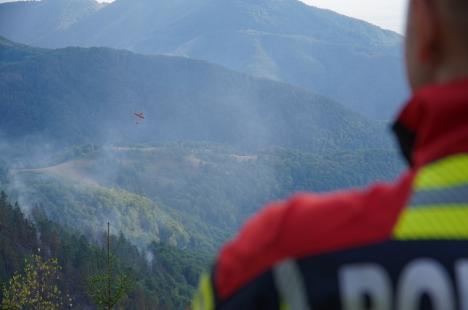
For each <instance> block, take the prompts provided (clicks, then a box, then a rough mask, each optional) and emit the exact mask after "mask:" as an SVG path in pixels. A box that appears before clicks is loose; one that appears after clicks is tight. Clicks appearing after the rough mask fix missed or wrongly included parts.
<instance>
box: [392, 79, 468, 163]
mask: <svg viewBox="0 0 468 310" xmlns="http://www.w3.org/2000/svg"><path fill="white" fill-rule="evenodd" d="M393 130H394V131H395V133H396V135H397V137H398V140H399V142H400V146H401V150H402V152H403V154H404V156H405V158H406V159H407V160H408V162H409V163H410V164H411V166H413V167H416V168H418V167H421V166H423V165H425V164H427V163H430V162H433V161H436V160H438V159H441V158H443V157H446V156H450V155H453V154H457V153H463V152H468V79H464V80H458V81H454V82H451V83H447V84H441V85H432V86H428V87H425V88H423V89H421V90H419V91H417V92H416V93H415V94H414V96H413V98H412V99H411V100H410V101H409V103H408V104H407V105H406V106H405V107H404V109H403V111H402V112H401V114H400V117H399V118H398V119H397V121H396V122H395V124H394V126H393Z"/></svg>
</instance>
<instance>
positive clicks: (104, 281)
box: [88, 223, 134, 310]
mask: <svg viewBox="0 0 468 310" xmlns="http://www.w3.org/2000/svg"><path fill="white" fill-rule="evenodd" d="M106 254H107V255H106V263H105V269H104V270H102V271H101V272H99V273H97V274H95V275H93V276H91V277H90V278H89V279H88V294H89V296H90V297H91V299H92V300H93V301H94V303H95V304H96V306H97V307H98V308H99V309H103V310H111V309H114V307H115V306H116V305H118V304H119V303H120V302H121V301H122V300H123V299H124V298H125V297H126V296H127V295H128V293H130V291H132V289H133V286H134V285H133V281H132V280H131V279H130V277H129V276H128V275H127V274H124V273H118V274H117V275H116V274H115V273H116V264H115V259H114V257H112V255H111V252H110V224H109V223H107V253H106Z"/></svg>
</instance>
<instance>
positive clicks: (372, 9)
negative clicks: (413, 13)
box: [301, 0, 408, 33]
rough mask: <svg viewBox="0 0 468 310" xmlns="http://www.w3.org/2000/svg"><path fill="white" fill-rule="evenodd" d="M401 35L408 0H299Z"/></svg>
mask: <svg viewBox="0 0 468 310" xmlns="http://www.w3.org/2000/svg"><path fill="white" fill-rule="evenodd" d="M301 1H303V2H305V3H308V4H311V5H314V6H317V7H321V8H325V9H330V10H333V11H336V12H339V13H341V14H344V15H348V16H352V17H356V18H359V19H362V20H365V21H368V22H370V23H372V24H375V25H378V26H380V27H382V28H386V29H391V30H394V31H397V32H399V33H403V32H404V31H403V30H404V24H405V15H406V5H407V3H408V0H301Z"/></svg>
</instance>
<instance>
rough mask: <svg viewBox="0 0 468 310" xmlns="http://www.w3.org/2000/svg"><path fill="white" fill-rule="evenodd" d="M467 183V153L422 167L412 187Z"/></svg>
mask: <svg viewBox="0 0 468 310" xmlns="http://www.w3.org/2000/svg"><path fill="white" fill-rule="evenodd" d="M462 184H468V154H463V155H455V156H451V157H448V158H446V159H443V160H441V161H439V162H435V163H433V164H430V165H428V166H426V167H424V168H423V169H422V170H421V171H420V172H419V173H418V175H417V176H416V180H415V184H414V189H415V190H416V191H418V190H429V189H443V188H447V187H452V186H457V185H462Z"/></svg>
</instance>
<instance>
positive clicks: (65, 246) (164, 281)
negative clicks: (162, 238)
mask: <svg viewBox="0 0 468 310" xmlns="http://www.w3.org/2000/svg"><path fill="white" fill-rule="evenodd" d="M31 213H32V214H31V216H32V217H33V218H34V221H35V223H36V225H35V226H33V225H31V223H30V222H29V221H27V220H26V219H25V218H24V216H23V214H22V213H21V211H20V210H19V207H18V206H15V205H11V204H10V203H9V202H8V199H7V197H6V195H5V194H3V193H2V194H1V196H0V219H1V220H0V221H1V225H0V229H1V233H0V263H1V264H0V283H3V286H4V288H5V287H7V288H10V287H13V288H15V289H14V290H13V291H12V290H10V289H9V291H8V293H7V294H6V296H5V297H2V296H3V295H2V293H4V292H5V289H6V288H5V289H3V290H0V304H2V303H3V302H5V303H6V302H7V301H11V296H13V295H14V294H13V293H11V292H19V291H22V289H19V288H24V287H28V285H29V284H30V283H33V284H34V283H51V282H50V281H49V282H47V281H45V282H44V281H39V280H40V278H36V279H37V280H38V281H36V282H34V281H30V282H28V281H29V280H28V281H26V280H27V279H28V277H26V276H21V277H16V278H15V280H12V281H13V282H14V283H15V284H14V285H13V286H11V285H9V284H8V283H9V281H10V279H12V277H13V276H14V275H15V274H19V273H20V271H21V270H24V269H25V267H24V266H25V264H24V262H25V259H26V258H27V257H31V255H34V253H36V256H34V257H35V258H34V259H33V260H32V261H31V262H32V264H31V265H30V266H31V268H29V267H28V268H26V270H33V271H34V270H38V268H39V269H41V268H42V267H41V266H43V267H44V266H47V270H49V271H50V270H53V271H54V272H56V275H58V276H59V279H58V280H57V281H56V282H54V285H52V286H49V287H52V292H55V288H54V287H55V286H57V289H58V291H61V292H62V294H58V291H57V294H58V295H61V296H62V297H63V298H64V299H62V301H63V303H64V304H63V305H64V306H68V305H70V299H69V298H71V304H72V306H71V308H73V309H83V308H89V307H91V306H93V302H92V300H91V299H90V298H89V295H88V289H87V288H88V279H92V277H93V276H95V275H98V274H99V273H100V271H102V268H103V262H102V258H103V257H106V251H105V249H104V247H102V246H99V243H100V241H98V240H95V241H94V242H93V243H91V242H90V241H89V240H88V239H87V238H85V237H84V236H83V235H81V234H78V233H76V232H74V231H73V230H70V229H64V228H62V227H61V226H59V225H57V224H55V223H54V222H51V221H50V220H48V219H47V217H46V215H45V214H44V212H43V210H42V209H40V208H35V209H33V210H32V212H31ZM12 228H14V229H12ZM36 236H40V238H39V239H38V238H37V237H36ZM98 239H99V240H104V236H103V238H98ZM96 242H97V244H98V245H96ZM103 244H104V243H101V245H103ZM111 245H112V247H111V251H112V253H114V258H115V259H114V264H113V270H115V274H125V275H128V277H129V278H130V279H131V280H132V282H133V283H134V288H135V289H134V290H133V291H132V292H130V293H129V294H128V296H127V298H126V299H124V300H123V301H122V303H121V305H122V307H123V308H124V309H185V308H186V307H187V305H189V301H190V297H191V295H192V293H193V291H194V289H195V285H196V279H197V278H198V275H199V273H200V272H201V270H202V269H204V268H205V267H206V266H207V264H208V261H209V256H208V255H207V254H206V253H203V252H197V251H194V250H190V251H188V250H179V249H177V248H174V247H172V246H169V245H165V244H162V243H159V244H158V243H154V244H153V245H151V246H150V247H148V248H147V249H145V250H140V249H138V248H136V247H135V246H134V245H132V244H131V243H130V242H129V241H128V240H126V238H125V237H124V236H123V235H122V234H120V235H119V236H111ZM39 248H40V251H39V252H38V249H39ZM37 254H40V256H37ZM34 262H36V263H37V264H36V263H34ZM26 266H27V265H26ZM38 266H39V267H38ZM49 267H50V268H49ZM52 267H53V268H52ZM26 274H27V273H26ZM33 275H34V272H33ZM39 275H40V273H38V276H39ZM46 278H47V279H49V278H48V277H46ZM31 279H34V278H31ZM50 279H51V280H54V279H52V278H50ZM96 279H97V278H95V280H96ZM98 280H99V279H98ZM101 280H102V277H101V278H100V280H99V281H101ZM104 280H105V279H104ZM125 281H126V280H125ZM125 281H124V282H125ZM26 284H27V285H26ZM55 284H56V285H55ZM124 284H125V283H124ZM123 286H126V284H125V285H123ZM16 288H18V289H16ZM54 294H55V293H54ZM57 294H55V295H53V296H57ZM20 295H21V294H16V295H15V296H20ZM23 295H25V294H23ZM21 296H22V295H21ZM26 296H30V295H27V294H26ZM35 309H36V308H35ZM48 309H53V308H48Z"/></svg>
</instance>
